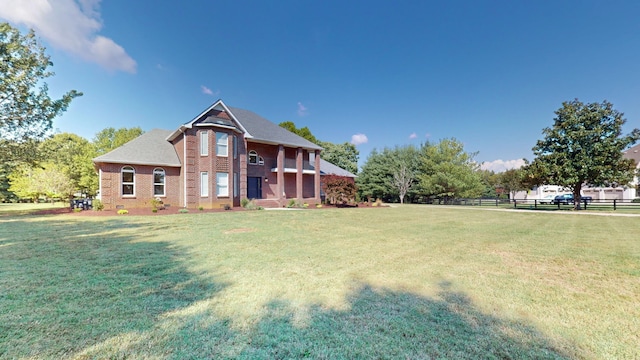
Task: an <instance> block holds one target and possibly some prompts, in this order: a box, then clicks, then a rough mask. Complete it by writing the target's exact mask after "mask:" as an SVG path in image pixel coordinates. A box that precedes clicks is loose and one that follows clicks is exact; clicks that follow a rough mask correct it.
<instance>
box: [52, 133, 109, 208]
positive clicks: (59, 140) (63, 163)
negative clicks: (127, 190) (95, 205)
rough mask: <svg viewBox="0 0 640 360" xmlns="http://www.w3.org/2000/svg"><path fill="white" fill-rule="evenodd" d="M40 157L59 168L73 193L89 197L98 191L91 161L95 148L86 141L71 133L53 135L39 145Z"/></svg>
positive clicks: (96, 178) (96, 176)
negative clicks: (79, 192)
mask: <svg viewBox="0 0 640 360" xmlns="http://www.w3.org/2000/svg"><path fill="white" fill-rule="evenodd" d="M40 151H41V153H42V156H43V157H44V158H46V159H47V161H50V162H54V163H55V164H58V165H59V166H60V169H62V170H63V171H64V172H65V173H66V175H67V176H68V178H69V179H70V180H71V185H72V187H73V188H74V190H75V191H81V192H82V193H85V194H87V195H89V196H93V195H95V193H96V191H97V190H98V175H97V174H96V170H95V169H94V167H93V161H92V159H93V158H94V157H96V156H97V153H96V150H95V147H94V146H93V144H91V143H90V142H89V141H88V140H87V139H85V138H83V137H81V136H78V135H76V134H71V133H61V134H55V135H54V136H53V137H51V138H49V139H46V140H45V141H43V142H42V144H41V145H40Z"/></svg>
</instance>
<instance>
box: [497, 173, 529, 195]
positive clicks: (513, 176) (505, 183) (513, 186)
mask: <svg viewBox="0 0 640 360" xmlns="http://www.w3.org/2000/svg"><path fill="white" fill-rule="evenodd" d="M499 175H500V185H501V187H502V189H504V191H506V192H508V193H509V198H510V199H514V198H515V196H516V192H518V191H520V190H527V186H526V185H525V184H524V183H523V182H522V179H523V176H524V172H523V170H522V169H509V170H507V171H505V172H503V173H501V174H499Z"/></svg>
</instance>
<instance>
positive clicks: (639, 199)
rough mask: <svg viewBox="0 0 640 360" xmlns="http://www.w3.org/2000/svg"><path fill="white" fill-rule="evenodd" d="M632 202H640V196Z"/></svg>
mask: <svg viewBox="0 0 640 360" xmlns="http://www.w3.org/2000/svg"><path fill="white" fill-rule="evenodd" d="M631 202H632V203H640V197H637V198H635V199H633V200H631Z"/></svg>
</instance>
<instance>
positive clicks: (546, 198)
mask: <svg viewBox="0 0 640 360" xmlns="http://www.w3.org/2000/svg"><path fill="white" fill-rule="evenodd" d="M555 198H556V194H549V195H545V196H544V197H543V198H542V199H540V200H539V202H540V204H553V199H555Z"/></svg>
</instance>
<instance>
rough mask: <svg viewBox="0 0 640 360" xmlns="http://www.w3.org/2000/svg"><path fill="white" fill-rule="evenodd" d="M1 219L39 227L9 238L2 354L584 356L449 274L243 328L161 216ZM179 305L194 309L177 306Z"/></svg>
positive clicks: (1, 300)
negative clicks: (426, 287) (460, 288)
mask: <svg viewBox="0 0 640 360" xmlns="http://www.w3.org/2000/svg"><path fill="white" fill-rule="evenodd" d="M1 225H2V228H0V238H6V237H7V235H6V234H11V232H12V231H16V232H20V231H24V229H25V227H30V230H29V231H28V234H30V235H25V234H22V235H21V236H20V237H19V239H16V240H15V241H13V242H11V240H9V242H7V243H6V245H5V246H4V247H3V248H0V289H2V292H0V309H2V311H0V358H25V357H34V358H69V357H80V358H94V357H95V358H127V357H132V358H176V359H181V358H245V359H255V358H260V359H284V358H294V359H297V358H316V359H317V358H320V359H355V358H387V359H395V358H446V359H449V358H499V359H515V358H517V359H523V358H532V359H533V358H535V359H557V358H572V357H580V356H579V354H574V353H570V354H566V353H563V352H562V351H561V350H559V347H556V346H554V344H553V343H552V342H551V340H549V339H547V338H546V337H545V336H544V334H542V333H540V332H539V331H537V330H536V329H535V328H533V327H532V326H530V325H527V324H524V323H519V322H513V321H508V320H504V319H500V318H498V317H495V316H492V315H488V314H484V313H482V312H481V311H480V310H479V309H477V308H475V307H474V305H473V304H472V302H471V301H470V300H469V299H468V297H467V296H466V295H464V294H463V293H459V292H454V291H451V290H450V286H449V284H446V283H443V284H441V288H442V290H441V293H440V296H438V297H435V298H427V297H422V296H418V295H415V294H411V293H406V292H398V291H391V290H377V289H373V288H371V287H369V286H366V285H364V286H362V287H361V288H360V289H358V290H357V291H356V292H355V293H354V294H353V295H352V296H351V297H350V298H349V299H348V300H349V308H348V309H347V310H335V309H326V308H323V307H321V306H313V307H311V309H310V310H309V312H308V317H306V318H305V319H302V320H299V319H298V320H295V319H294V316H293V313H294V310H293V308H292V306H291V305H290V304H289V303H287V302H286V301H280V300H274V301H272V302H271V303H270V304H268V306H267V313H266V315H265V316H264V317H263V318H262V319H261V320H260V321H259V322H258V324H257V325H256V326H255V327H253V328H252V329H249V330H239V329H233V328H232V327H231V324H232V323H233V321H231V320H232V319H224V318H219V317H216V315H215V314H214V313H213V311H212V309H214V308H210V307H209V306H214V307H215V305H211V304H210V305H208V306H204V307H202V308H200V307H198V305H196V304H197V303H198V302H199V301H200V300H211V299H215V296H216V293H217V292H218V291H220V290H222V289H223V288H224V287H225V285H224V284H216V283H213V282H211V281H210V280H208V279H206V277H205V276H199V275H198V274H193V273H190V272H189V271H188V270H187V268H186V267H185V265H184V264H182V261H183V260H182V259H186V258H187V256H186V254H184V253H182V252H181V251H180V250H179V249H177V248H176V247H175V246H169V244H168V243H166V242H145V241H141V240H144V236H145V235H144V234H146V233H151V232H156V231H157V230H158V229H157V228H156V227H157V225H154V224H147V223H132V222H126V221H120V220H119V219H110V220H107V221H101V222H78V221H70V222H65V221H58V222H55V223H52V222H30V221H11V222H5V223H2V224H1ZM122 226H127V227H128V228H129V229H132V230H136V231H134V232H133V233H134V234H136V235H135V237H133V236H127V235H124V234H126V233H127V232H119V231H118V230H119V229H121V227H122ZM203 275H204V274H203ZM194 305H195V306H194ZM194 308H195V309H194ZM179 309H186V310H190V309H193V310H194V311H185V312H184V313H183V314H182V315H180V314H178V313H179V312H178V313H174V314H175V315H172V316H167V313H168V312H171V311H173V310H179ZM196 310H197V311H196ZM176 319H178V320H176ZM564 347H565V348H570V344H569V345H568V344H566V343H565V344H564Z"/></svg>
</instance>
